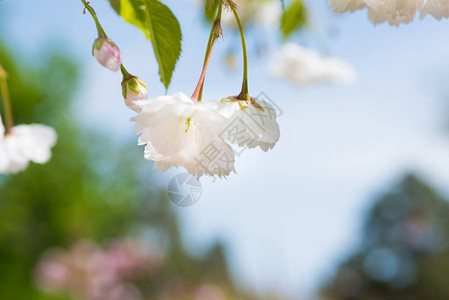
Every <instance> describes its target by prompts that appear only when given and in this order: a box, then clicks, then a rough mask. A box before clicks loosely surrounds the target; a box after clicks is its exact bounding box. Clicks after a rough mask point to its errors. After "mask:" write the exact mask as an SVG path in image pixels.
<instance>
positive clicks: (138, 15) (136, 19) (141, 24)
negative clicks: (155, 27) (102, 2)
mask: <svg viewBox="0 0 449 300" xmlns="http://www.w3.org/2000/svg"><path fill="white" fill-rule="evenodd" d="M109 2H110V3H111V6H112V8H113V9H114V10H115V11H116V12H117V14H119V15H120V16H121V17H122V18H123V19H124V20H125V21H126V22H128V23H130V24H133V25H134V26H136V27H138V28H139V29H140V30H142V31H143V33H145V36H146V37H147V39H149V38H150V34H149V31H148V26H147V25H146V16H145V9H146V5H145V2H144V0H109Z"/></svg>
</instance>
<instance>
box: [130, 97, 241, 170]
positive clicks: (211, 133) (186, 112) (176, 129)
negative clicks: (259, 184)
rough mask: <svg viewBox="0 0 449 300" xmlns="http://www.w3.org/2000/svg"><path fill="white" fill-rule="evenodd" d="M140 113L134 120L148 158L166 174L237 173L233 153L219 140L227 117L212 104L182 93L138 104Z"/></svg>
mask: <svg viewBox="0 0 449 300" xmlns="http://www.w3.org/2000/svg"><path fill="white" fill-rule="evenodd" d="M136 105H137V106H138V107H139V108H140V109H141V111H140V113H139V114H138V115H137V116H136V117H134V118H132V119H131V120H132V121H134V122H136V124H135V130H136V133H137V134H140V133H141V135H140V137H139V144H140V145H146V146H145V158H146V159H148V160H153V161H154V162H155V164H154V168H157V169H161V171H166V170H167V169H169V168H171V167H179V166H182V167H185V168H186V169H187V171H188V172H189V173H190V174H192V175H194V176H197V177H201V176H202V175H205V174H207V175H217V176H219V177H226V176H227V175H229V174H230V173H231V171H234V152H233V150H232V148H231V147H230V146H229V145H228V144H226V143H225V142H224V141H223V140H221V139H220V138H219V133H220V132H219V129H220V128H221V125H222V124H223V123H224V121H225V120H224V118H223V117H222V116H221V115H220V114H219V113H218V112H217V111H216V110H214V109H212V108H211V106H210V105H206V104H204V103H203V102H197V103H195V102H193V101H192V100H191V99H190V98H189V97H187V96H186V95H185V94H183V93H177V94H174V95H169V96H161V97H157V98H155V99H151V100H147V101H137V102H136Z"/></svg>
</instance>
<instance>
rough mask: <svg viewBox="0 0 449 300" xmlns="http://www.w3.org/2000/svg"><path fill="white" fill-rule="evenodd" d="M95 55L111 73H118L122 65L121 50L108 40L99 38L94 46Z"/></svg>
mask: <svg viewBox="0 0 449 300" xmlns="http://www.w3.org/2000/svg"><path fill="white" fill-rule="evenodd" d="M92 52H93V55H94V56H95V58H96V59H97V61H98V62H99V63H100V64H101V65H102V66H104V67H106V68H108V69H109V70H111V71H114V72H117V71H118V70H119V69H120V65H121V64H122V56H121V54H120V50H119V49H118V47H117V46H116V45H115V44H114V42H113V41H111V40H110V39H108V38H105V37H99V38H97V39H96V40H95V42H94V46H93V50H92Z"/></svg>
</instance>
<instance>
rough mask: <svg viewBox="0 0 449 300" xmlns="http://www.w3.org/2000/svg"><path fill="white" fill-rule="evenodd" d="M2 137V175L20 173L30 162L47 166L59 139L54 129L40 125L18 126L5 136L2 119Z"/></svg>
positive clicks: (0, 131)
mask: <svg viewBox="0 0 449 300" xmlns="http://www.w3.org/2000/svg"><path fill="white" fill-rule="evenodd" d="M0 136H1V139H0V174H1V173H3V174H10V173H12V174H15V173H18V172H20V171H23V170H25V169H26V168H27V167H28V165H29V163H30V162H34V163H38V164H45V163H46V162H48V161H49V160H50V158H51V148H52V147H53V146H54V145H55V144H56V139H57V134H56V132H55V130H54V129H53V128H51V127H48V126H45V125H40V124H32V125H17V126H14V127H13V128H11V130H10V131H9V132H6V134H5V127H4V126H3V123H2V121H1V118H0Z"/></svg>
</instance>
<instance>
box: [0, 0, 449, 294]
mask: <svg viewBox="0 0 449 300" xmlns="http://www.w3.org/2000/svg"><path fill="white" fill-rule="evenodd" d="M238 2H239V1H237V3H238ZM165 3H166V4H167V5H168V6H169V7H170V8H171V9H172V10H173V11H174V13H175V15H176V16H177V17H178V19H179V20H180V23H181V26H182V28H183V36H184V38H183V52H182V56H181V60H180V62H179V64H178V66H177V69H176V71H175V75H174V77H173V80H172V85H171V86H170V88H169V91H168V93H175V92H178V91H183V92H185V93H186V94H189V93H191V92H193V90H194V88H195V85H196V82H197V79H198V76H199V74H200V72H201V66H202V60H203V54H204V50H205V45H206V42H207V37H208V33H209V29H208V25H207V23H206V22H205V21H204V17H203V14H202V10H201V8H200V7H199V6H198V4H195V2H192V1H187V0H182V1H173V0H167V1H165ZM304 3H305V4H306V6H307V11H308V14H307V19H308V21H307V22H308V25H307V26H306V27H305V28H304V29H303V30H301V31H300V32H299V33H297V34H295V35H294V36H293V37H291V40H292V41H294V42H296V43H298V44H301V45H305V46H307V47H309V48H313V49H315V50H316V51H318V52H320V53H322V54H323V55H329V56H335V57H339V58H343V59H345V60H346V61H348V62H349V63H351V64H352V65H353V66H354V67H355V68H356V70H357V72H358V74H359V79H358V82H357V83H356V84H353V85H343V86H341V85H333V84H329V83H319V84H315V85H313V86H305V87H304V86H296V85H293V84H291V83H288V82H284V81H282V80H279V79H273V78H270V76H269V74H268V72H267V66H268V63H269V61H270V57H271V56H272V55H273V53H274V51H275V50H276V49H277V47H279V45H280V43H281V42H282V38H281V37H280V35H279V33H278V30H277V29H276V28H259V29H258V28H248V31H247V35H248V41H249V42H248V44H249V51H250V69H249V72H250V91H251V92H252V93H253V94H255V95H257V94H259V93H260V92H264V93H265V94H266V95H268V96H269V97H270V98H271V99H272V100H273V101H274V102H275V103H276V104H277V105H278V106H279V107H280V108H281V109H282V111H283V114H282V116H281V117H280V118H279V124H280V126H281V139H280V141H279V142H278V144H277V146H276V147H275V148H274V149H273V150H272V151H270V152H268V153H262V152H259V151H250V150H248V151H247V152H245V153H244V154H243V155H242V157H241V158H240V159H239V160H238V161H237V163H236V169H237V172H238V174H236V175H235V174H234V175H232V176H230V177H229V178H228V179H227V180H218V181H215V182H213V180H211V179H208V178H204V179H202V180H201V183H202V186H203V192H202V197H201V199H200V201H199V202H198V203H196V204H195V205H194V206H192V207H189V208H179V207H176V206H174V205H172V204H171V203H170V201H169V200H168V198H167V194H166V188H167V184H168V182H169V180H170V179H171V178H172V177H173V176H174V175H176V174H178V173H181V172H183V170H180V169H177V170H176V169H174V170H170V171H168V172H166V173H163V174H159V173H157V172H155V171H153V170H152V163H151V162H148V161H144V160H143V149H142V148H141V147H138V146H136V136H135V134H134V131H133V124H132V123H131V122H129V118H130V117H132V116H133V112H132V111H130V110H128V109H126V107H125V106H124V103H123V99H122V98H121V87H120V81H121V77H120V75H119V74H116V73H111V72H109V71H108V70H106V69H104V68H102V67H101V66H99V65H98V64H97V63H96V61H95V59H94V58H93V57H92V56H91V47H92V43H93V40H94V39H95V38H96V36H95V27H94V23H93V21H92V19H91V18H90V16H88V15H83V14H82V10H83V5H82V4H81V2H80V1H57V0H48V1H31V0H23V1H13V0H3V1H1V2H0V62H1V64H2V65H3V66H4V68H5V69H6V70H7V71H8V72H9V74H10V80H9V83H10V89H11V96H12V100H13V109H14V115H15V119H16V121H17V123H34V122H37V123H43V124H47V125H51V126H53V127H55V128H56V129H57V131H58V134H59V141H58V144H57V146H56V147H55V148H54V154H53V158H52V160H51V161H50V163H48V164H47V165H44V166H40V165H33V166H31V167H30V168H29V169H28V170H27V171H26V172H23V173H20V174H18V175H15V176H1V177H0V299H85V300H90V299H196V300H203V299H205V300H206V299H207V300H215V299H216V300H221V299H329V300H330V299H336V300H338V299H370V300H374V299H376V300H377V299H395V300H397V299H426V300H427V299H448V298H449V284H448V275H449V248H448V247H449V239H448V238H449V221H448V214H449V204H448V202H447V201H448V199H449V194H448V192H449V184H448V182H449V181H448V180H449V133H448V130H447V129H448V125H447V124H448V112H449V110H448V105H447V99H448V97H449V89H448V87H447V84H446V81H447V80H448V75H449V73H448V71H447V70H448V68H449V39H448V38H446V37H448V36H449V21H447V20H442V21H440V22H438V21H436V20H434V19H431V18H428V19H425V20H422V21H421V20H418V19H417V20H415V21H414V22H413V23H412V24H409V25H406V26H400V27H399V28H395V27H390V26H387V25H377V26H374V25H372V24H371V23H369V21H368V20H367V17H366V12H363V11H361V12H357V13H354V14H345V15H336V14H333V13H332V12H331V9H330V7H329V5H328V3H327V1H324V0H323V1H321V0H320V1H304ZM91 5H93V6H94V8H95V9H96V11H97V13H98V15H99V18H100V21H101V22H102V24H103V26H104V27H105V29H106V31H107V32H108V34H109V36H110V37H111V38H112V39H113V40H114V41H115V42H116V43H117V44H118V45H119V46H120V49H121V51H122V54H123V56H124V63H125V64H126V66H127V68H128V70H129V71H130V72H131V73H133V74H136V75H138V76H139V77H140V78H141V79H142V80H143V81H144V82H146V83H147V85H148V87H149V93H150V97H152V96H155V97H156V96H159V95H162V94H164V93H165V90H164V88H163V85H162V84H161V83H160V82H159V79H158V76H157V64H156V61H155V59H154V56H153V53H152V48H151V44H150V43H149V42H148V41H147V40H146V39H145V37H144V36H143V34H142V33H141V32H140V31H139V30H138V29H136V28H134V27H133V26H131V25H129V24H126V23H125V22H123V21H122V19H121V18H120V17H119V16H117V15H116V14H115V13H114V11H113V10H112V9H111V7H110V5H109V3H108V2H107V1H105V0H93V1H91ZM237 45H239V37H238V35H237V34H236V33H235V32H234V31H233V29H232V28H229V29H226V28H225V31H224V39H223V40H222V41H220V42H219V43H218V44H217V47H215V52H214V56H213V58H212V61H211V66H210V68H209V71H208V76H207V80H206V87H205V94H204V97H205V99H207V98H209V99H217V98H222V97H224V96H228V95H233V94H237V93H238V92H239V87H240V80H241V79H240V78H241V77H240V74H241V69H240V63H241V59H240V48H239V47H238V46H237ZM231 57H232V58H233V59H234V60H235V67H234V68H230V67H229V61H230V58H231Z"/></svg>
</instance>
